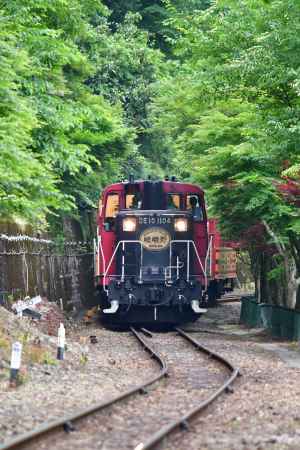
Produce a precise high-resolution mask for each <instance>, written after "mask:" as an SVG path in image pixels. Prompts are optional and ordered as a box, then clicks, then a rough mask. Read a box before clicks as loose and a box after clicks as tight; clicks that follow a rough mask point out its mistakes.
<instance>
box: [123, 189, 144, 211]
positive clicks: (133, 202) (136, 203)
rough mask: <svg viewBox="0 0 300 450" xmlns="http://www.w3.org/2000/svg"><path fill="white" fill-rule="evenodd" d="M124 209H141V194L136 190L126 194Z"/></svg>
mask: <svg viewBox="0 0 300 450" xmlns="http://www.w3.org/2000/svg"><path fill="white" fill-rule="evenodd" d="M125 208H126V209H141V208H142V196H141V194H140V192H136V193H135V194H127V195H126V204H125Z"/></svg>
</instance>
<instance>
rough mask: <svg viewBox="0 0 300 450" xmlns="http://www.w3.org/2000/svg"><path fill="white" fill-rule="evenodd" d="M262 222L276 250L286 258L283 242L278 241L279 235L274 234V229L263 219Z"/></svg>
mask: <svg viewBox="0 0 300 450" xmlns="http://www.w3.org/2000/svg"><path fill="white" fill-rule="evenodd" d="M263 224H264V226H265V228H266V230H267V232H268V233H269V235H270V236H271V238H272V239H273V241H274V244H275V246H276V248H277V250H278V253H279V254H280V255H281V256H283V257H284V258H286V253H285V252H286V248H285V245H284V243H283V242H281V241H280V239H279V237H278V236H276V234H275V233H274V231H273V230H272V229H271V228H270V226H269V224H268V223H267V222H266V221H265V220H263Z"/></svg>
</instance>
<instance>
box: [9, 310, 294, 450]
mask: <svg viewBox="0 0 300 450" xmlns="http://www.w3.org/2000/svg"><path fill="white" fill-rule="evenodd" d="M238 315H239V304H237V303H235V304H231V303H228V304H224V305H222V306H221V307H219V308H217V309H212V310H209V311H208V314H207V316H206V318H204V319H202V320H201V319H200V320H199V321H198V322H197V323H195V324H191V325H189V326H186V327H185V328H186V329H190V330H193V337H195V338H196V339H198V340H199V341H200V342H201V343H202V344H204V345H206V346H207V347H209V348H211V349H213V350H215V351H216V352H218V353H221V354H223V355H224V356H225V357H226V358H228V359H229V360H230V361H231V362H232V363H233V364H234V365H235V366H237V367H239V368H240V369H241V372H242V374H243V376H242V377H241V378H239V380H238V381H237V382H236V383H235V385H234V392H233V393H229V394H224V395H223V396H221V397H220V398H219V399H218V400H217V402H216V403H215V404H214V405H212V406H210V407H209V408H208V409H207V410H206V412H205V413H204V414H202V415H201V416H199V418H197V419H195V420H193V421H192V423H191V425H190V430H189V431H188V432H186V431H184V432H177V433H176V434H174V435H173V436H172V437H170V438H168V439H167V440H166V441H165V442H164V444H163V446H161V448H163V449H167V450H174V449H178V450H182V449H185V448H188V449H192V450H193V449H195V450H196V449H197V450H199V449H201V450H202V449H203V450H216V449H217V450H219V449H220V450H221V449H225V450H240V449H243V450H248V449H249V450H253V449H257V450H264V449H266V450H269V449H274V450H281V449H282V450H286V449H299V448H300V427H299V424H300V402H299V399H300V383H299V375H300V369H297V368H294V367H290V366H289V365H288V364H287V363H286V362H285V361H284V360H282V359H281V358H280V352H278V353H276V351H274V348H275V349H276V348H278V349H284V354H286V353H287V352H293V357H294V358H296V357H297V354H299V360H300V352H299V349H298V344H288V343H281V342H278V341H274V340H272V339H271V338H270V337H268V336H267V335H266V334H264V333H261V334H257V333H253V332H251V330H247V329H245V328H242V327H240V326H239V325H238V323H237V322H238ZM201 327H202V328H205V329H206V331H214V330H217V332H218V334H213V333H208V332H207V333H201V332H199V329H200V328H201ZM67 335H68V339H67V342H68V351H67V353H66V360H65V361H63V362H59V363H58V364H57V365H49V364H48V365H47V364H34V365H33V366H32V367H28V373H27V377H28V379H27V381H25V383H24V384H22V385H21V386H19V387H18V388H17V389H10V388H9V387H8V383H7V379H5V378H3V377H2V378H1V382H0V388H1V390H0V401H1V412H0V435H1V441H3V440H4V439H9V438H11V437H12V436H14V435H16V434H18V433H20V432H23V431H26V430H30V429H32V427H34V426H36V425H38V424H39V423H41V422H43V421H44V420H50V419H53V418H57V417H59V416H60V415H61V414H62V412H64V413H65V414H67V413H71V412H73V410H74V408H75V409H77V408H78V406H79V405H80V407H85V406H88V405H90V404H91V403H93V402H98V401H100V400H102V399H104V398H109V397H111V396H113V395H114V394H116V393H118V392H121V391H123V390H125V389H126V388H128V387H130V386H133V385H135V384H138V383H140V382H141V381H143V379H145V378H147V377H148V376H150V375H152V374H154V373H155V372H156V371H157V366H156V365H155V363H154V361H152V360H151V359H150V358H149V357H148V355H147V354H146V353H145V352H144V350H143V349H142V348H141V347H140V346H139V344H138V343H137V341H136V340H135V339H134V338H133V336H131V335H130V334H129V333H128V332H113V331H109V330H106V329H103V328H101V327H100V326H99V325H97V324H93V325H90V326H85V325H82V324H78V325H77V326H75V327H73V328H72V329H70V330H69V331H68V333H67ZM91 335H95V336H96V337H97V340H98V342H97V343H96V344H91V343H90V339H89V336H91ZM52 339H53V338H52ZM149 341H151V343H152V345H155V346H156V348H157V349H160V350H161V353H162V355H163V356H164V357H165V358H166V359H167V361H168V364H169V366H170V375H171V377H170V379H167V380H164V381H163V382H161V383H157V384H156V385H155V386H154V387H152V388H151V389H150V390H149V393H148V394H147V395H144V396H136V397H135V398H133V399H132V400H128V401H126V402H125V404H124V405H123V403H122V404H119V405H116V406H114V407H113V408H110V410H109V411H106V412H103V413H98V415H95V416H94V417H93V418H90V419H87V420H86V422H85V426H84V427H83V426H82V425H80V423H78V426H77V425H76V431H74V432H73V433H71V434H69V435H66V434H64V432H61V433H60V435H59V436H60V437H61V438H63V441H60V439H58V440H57V441H56V442H53V445H54V446H53V447H52V448H55V449H61V450H65V449H68V448H70V449H71V448H78V449H79V448H81V449H84V450H85V449H87V450H88V449H91V450H92V449H94V448H95V449H96V448H99V449H100V448H101V449H103V450H104V449H107V450H109V449H116V450H118V449H122V448H124V449H127V448H128V449H129V448H134V446H135V445H137V444H138V443H139V442H141V441H143V440H144V439H145V438H147V437H149V436H150V435H151V432H152V431H157V430H158V429H159V428H160V427H161V426H162V425H164V424H166V423H168V421H169V420H170V419H172V418H175V417H176V415H177V414H179V413H180V411H182V412H185V411H186V410H188V409H189V408H190V407H193V406H194V404H195V403H194V402H195V401H197V400H198V399H200V398H205V396H207V394H208V391H209V390H211V389H212V388H214V387H216V385H217V384H218V383H219V384H221V383H222V381H223V379H224V376H225V373H224V370H223V369H220V370H218V369H216V368H215V367H213V365H210V364H211V363H210V362H208V361H205V359H203V360H202V363H200V364H199V359H198V356H196V357H195V354H194V353H193V351H192V350H190V349H189V348H188V346H187V344H185V343H184V341H180V339H179V337H178V336H175V333H167V334H155V336H154V337H153V339H149ZM268 344H271V347H270V348H272V351H269V350H268V348H269V347H268ZM49 345H50V346H51V345H52V349H53V351H54V350H55V341H53V342H52V344H51V342H50V343H49ZM87 346H88V349H87ZM160 347H161V348H160ZM295 355H296V356H295ZM183 361H184V364H181V366H180V367H181V368H180V370H179V371H178V369H176V366H179V363H182V362H183ZM175 372H176V373H175ZM210 375H211V376H212V377H211V378H209V377H210ZM172 379H173V381H174V382H173V384H172V385H171V384H169V382H171V381H172ZM166 404H167V405H168V406H167V408H166V407H165V405H166ZM96 429H97V430H98V434H97V436H96V439H94V438H93V437H91V435H92V434H93V433H94V432H95V430H96ZM66 437H67V439H65V438H66ZM39 448H51V447H49V446H48V447H47V445H46V446H45V447H44V446H43V445H42V446H41V445H40V446H39Z"/></svg>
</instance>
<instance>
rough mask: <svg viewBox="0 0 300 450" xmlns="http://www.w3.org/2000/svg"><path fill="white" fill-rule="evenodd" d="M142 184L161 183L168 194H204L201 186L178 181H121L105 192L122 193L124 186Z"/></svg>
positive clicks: (107, 187)
mask: <svg viewBox="0 0 300 450" xmlns="http://www.w3.org/2000/svg"><path fill="white" fill-rule="evenodd" d="M144 183H153V184H155V183H162V185H163V186H165V187H166V190H168V191H170V192H181V193H182V192H195V193H196V192H201V193H204V190H203V189H202V187H201V186H199V185H196V184H192V183H182V182H179V181H171V180H135V181H134V182H133V183H130V182H129V181H127V180H126V181H122V182H119V183H114V184H111V185H109V186H106V188H105V189H104V190H105V191H114V190H116V191H122V190H123V188H124V186H127V185H130V184H133V185H134V184H144Z"/></svg>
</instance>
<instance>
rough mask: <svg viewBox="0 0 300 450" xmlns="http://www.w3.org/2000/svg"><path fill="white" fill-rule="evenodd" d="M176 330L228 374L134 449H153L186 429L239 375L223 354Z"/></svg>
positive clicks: (179, 329)
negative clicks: (206, 395) (198, 400)
mask: <svg viewBox="0 0 300 450" xmlns="http://www.w3.org/2000/svg"><path fill="white" fill-rule="evenodd" d="M176 331H177V332H178V334H179V335H180V336H182V337H183V338H184V339H185V340H186V341H188V342H189V343H191V344H192V345H193V346H194V347H195V348H196V349H197V350H199V351H201V352H203V353H205V354H206V355H208V356H209V357H210V358H212V359H214V360H215V361H217V362H218V363H221V364H222V365H223V366H224V367H226V369H228V371H229V373H230V375H229V377H228V378H227V379H226V381H225V382H224V383H223V384H222V385H221V386H220V387H219V388H218V389H216V390H215V392H214V393H213V394H211V395H210V396H209V397H208V398H207V399H205V400H204V401H202V402H201V403H199V404H198V405H197V406H196V407H194V408H192V409H191V410H189V411H187V412H185V413H184V414H183V415H182V416H181V417H179V418H178V419H176V420H174V421H172V422H170V423H169V424H168V425H166V426H165V427H163V428H161V429H160V430H159V431H157V432H156V433H155V434H153V435H152V436H151V437H150V438H149V439H148V440H146V441H145V442H141V443H140V444H139V445H137V446H136V447H135V450H148V449H153V448H154V447H156V446H157V445H158V444H159V443H161V442H163V440H164V439H165V438H166V437H168V436H169V435H170V434H171V433H172V432H173V431H175V430H177V429H183V430H185V429H188V421H189V420H191V419H192V418H193V417H195V416H196V415H197V414H200V413H201V412H202V411H204V410H205V409H206V408H207V407H208V406H209V405H210V404H211V403H212V402H213V401H214V400H216V399H217V398H218V397H219V396H220V395H221V394H222V393H224V392H225V391H228V389H229V388H230V385H231V384H232V383H233V382H234V380H235V379H236V378H237V377H238V376H239V374H240V372H239V369H237V368H234V367H233V365H232V364H231V363H230V362H229V361H228V360H227V359H225V358H224V357H223V356H221V355H219V354H217V353H215V352H213V351H212V350H210V349H208V348H206V347H204V346H203V345H201V344H200V343H199V342H198V341H196V340H195V339H194V338H193V337H191V336H190V335H189V334H188V333H186V332H185V331H183V330H182V329H181V328H176Z"/></svg>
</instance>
